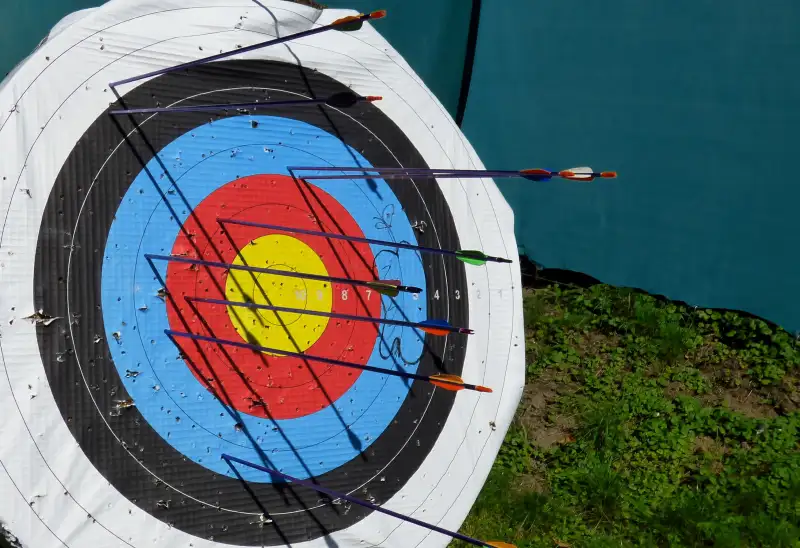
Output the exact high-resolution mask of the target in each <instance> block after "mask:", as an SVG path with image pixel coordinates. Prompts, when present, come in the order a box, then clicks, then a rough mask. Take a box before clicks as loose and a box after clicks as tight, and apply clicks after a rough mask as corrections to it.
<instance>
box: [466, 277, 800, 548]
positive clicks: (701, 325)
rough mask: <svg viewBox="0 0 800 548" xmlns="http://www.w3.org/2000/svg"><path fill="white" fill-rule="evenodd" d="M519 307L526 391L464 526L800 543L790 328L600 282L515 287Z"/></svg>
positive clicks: (728, 544) (500, 535) (799, 399)
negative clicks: (520, 296) (521, 298)
mask: <svg viewBox="0 0 800 548" xmlns="http://www.w3.org/2000/svg"><path fill="white" fill-rule="evenodd" d="M524 311H525V328H526V332H527V342H526V346H527V348H526V354H527V357H526V360H527V385H526V388H525V393H524V397H523V399H522V402H521V404H520V407H519V410H518V412H517V415H516V419H515V420H514V423H513V425H512V426H511V428H510V430H509V432H508V434H507V436H506V439H505V442H504V444H503V447H502V449H501V451H500V454H499V457H498V458H497V461H496V463H495V465H494V468H493V469H492V471H491V474H490V476H489V479H488V481H487V482H486V485H485V487H484V489H483V491H482V493H481V495H480V497H479V498H478V500H477V502H476V504H475V506H474V508H473V510H472V512H471V514H470V515H469V517H468V518H467V520H466V522H465V523H464V526H463V528H462V532H464V533H466V534H468V535H471V536H474V537H477V538H480V539H485V540H503V541H506V542H512V543H515V544H516V545H517V546H519V547H520V548H529V547H560V548H566V547H576V548H582V547H586V548H590V547H591V548H595V547H597V548H599V547H603V548H606V547H609V548H610V547H628V546H648V547H649V546H665V547H666V546H669V547H697V546H714V547H720V548H734V547H736V548H739V547H745V546H747V547H750V546H753V547H775V548H779V547H787V548H788V547H794V548H797V547H800V410H799V408H800V379H799V377H800V344H799V343H798V341H797V340H796V339H795V338H794V337H793V336H791V335H790V334H789V333H787V332H786V331H784V330H782V329H780V328H777V327H775V326H772V325H769V324H767V323H766V322H764V321H762V320H759V319H754V318H751V317H748V316H746V315H744V314H738V313H734V312H720V311H713V310H703V309H699V310H698V309H693V308H690V307H687V306H683V305H679V304H676V303H671V302H664V301H661V300H657V299H656V298H654V297H652V296H648V295H644V294H641V293H638V292H634V291H631V290H625V289H616V288H613V287H609V286H605V285H595V286H592V287H590V288H587V289H581V288H565V287H563V286H550V287H546V288H542V289H535V290H527V291H526V293H525V295H524ZM453 546H459V547H461V546H466V544H463V543H454V544H453Z"/></svg>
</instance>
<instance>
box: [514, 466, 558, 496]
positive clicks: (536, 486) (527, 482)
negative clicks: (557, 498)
mask: <svg viewBox="0 0 800 548" xmlns="http://www.w3.org/2000/svg"><path fill="white" fill-rule="evenodd" d="M516 481H517V483H516V484H515V486H514V488H515V489H516V490H518V491H519V492H520V493H530V492H534V493H542V494H546V493H549V492H550V483H549V482H548V481H547V478H546V477H545V475H544V473H543V472H541V471H534V472H531V473H530V474H523V475H522V476H520V477H519V478H517V480H516Z"/></svg>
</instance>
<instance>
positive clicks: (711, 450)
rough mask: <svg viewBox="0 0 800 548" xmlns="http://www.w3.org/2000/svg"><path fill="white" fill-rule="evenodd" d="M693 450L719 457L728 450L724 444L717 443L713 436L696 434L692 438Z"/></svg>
mask: <svg viewBox="0 0 800 548" xmlns="http://www.w3.org/2000/svg"><path fill="white" fill-rule="evenodd" d="M694 452H695V453H703V454H705V455H709V456H711V457H716V458H719V457H721V456H722V455H724V454H725V453H727V452H728V450H727V448H726V447H725V446H724V445H722V444H721V443H719V442H718V441H717V440H715V439H714V438H711V437H708V436H698V437H697V438H695V440H694Z"/></svg>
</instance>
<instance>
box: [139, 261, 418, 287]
mask: <svg viewBox="0 0 800 548" xmlns="http://www.w3.org/2000/svg"><path fill="white" fill-rule="evenodd" d="M144 258H145V259H147V260H148V261H150V260H153V259H155V260H157V261H172V262H174V263H184V264H191V265H197V266H208V267H211V268H226V269H228V270H243V271H245V272H260V273H262V274H274V275H276V276H285V277H287V278H301V279H305V280H317V281H320V282H331V283H339V284H347V285H357V286H362V287H369V288H370V289H374V290H375V291H377V292H378V293H380V294H382V295H387V296H389V297H396V296H397V295H398V294H399V293H400V292H401V291H402V292H404V293H422V289H420V288H419V287H414V286H410V285H400V281H399V280H377V281H367V280H351V279H350V278H336V277H334V276H322V275H320V274H309V273H307V272H294V271H291V270H277V269H274V268H261V267H258V266H247V265H240V264H231V263H220V262H216V261H203V260H200V259H190V258H189V257H175V256H173V255H150V254H145V256H144Z"/></svg>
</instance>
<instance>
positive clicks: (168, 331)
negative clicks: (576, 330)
mask: <svg viewBox="0 0 800 548" xmlns="http://www.w3.org/2000/svg"><path fill="white" fill-rule="evenodd" d="M164 333H165V334H166V335H167V336H168V337H183V338H186V339H193V340H195V341H205V342H210V343H215V344H222V345H225V346H235V347H237V348H246V349H248V350H253V351H255V352H269V353H270V354H280V355H281V356H289V357H291V358H300V359H301V360H308V361H312V362H320V363H327V364H330V365H336V366H339V367H349V368H351V369H360V370H362V371H370V372H372V373H380V374H381V375H391V376H393V377H402V378H404V379H414V380H418V381H423V382H431V379H430V378H429V377H427V376H425V375H417V374H416V373H408V372H406V371H398V370H396V369H383V368H381V367H374V366H372V365H366V364H360V363H353V362H346V361H343V360H335V359H333V358H325V357H323V356H314V355H311V354H306V353H304V352H291V351H289V350H282V349H280V348H270V347H268V346H260V345H257V344H250V343H246V342H241V341H231V340H228V339H218V338H216V337H207V336H206V335H197V334H195V333H184V332H183V331H173V330H171V329H165V330H164ZM437 382H443V383H446V384H452V385H453V386H463V387H464V388H468V389H471V390H475V385H472V384H459V383H455V382H448V381H443V380H438V379H437Z"/></svg>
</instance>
